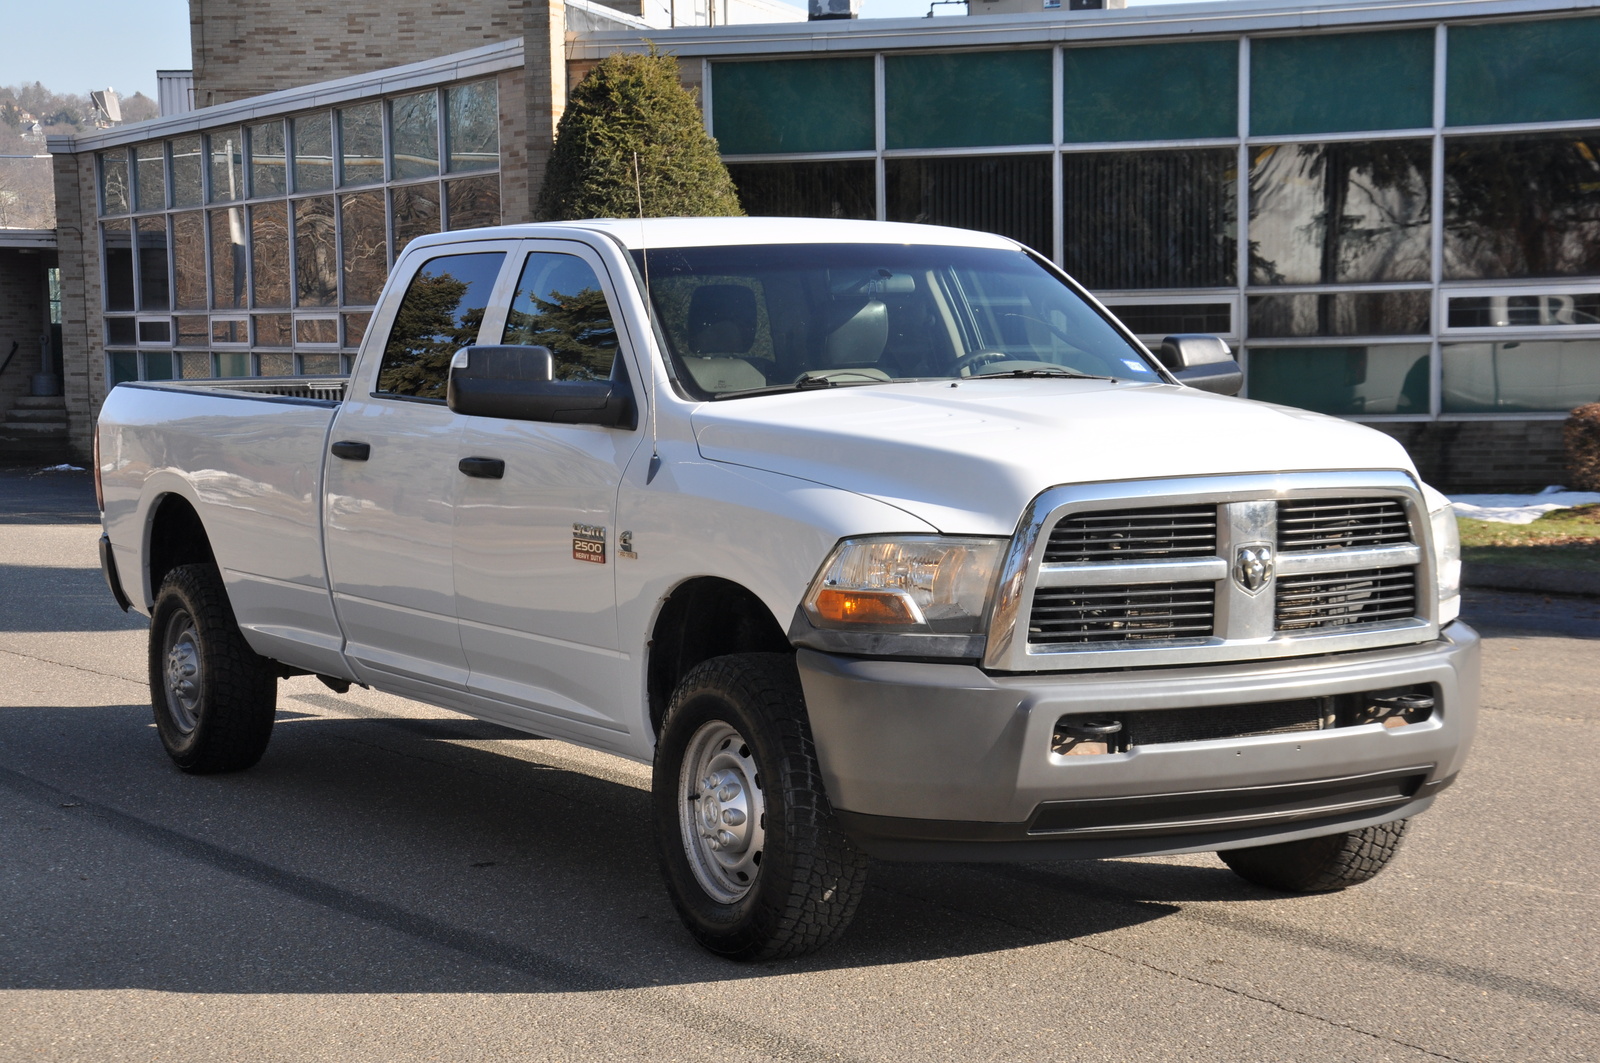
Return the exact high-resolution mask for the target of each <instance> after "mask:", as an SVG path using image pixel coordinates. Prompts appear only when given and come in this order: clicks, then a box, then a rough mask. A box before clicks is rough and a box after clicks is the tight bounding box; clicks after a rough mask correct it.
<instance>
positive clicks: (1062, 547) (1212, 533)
mask: <svg viewBox="0 0 1600 1063" xmlns="http://www.w3.org/2000/svg"><path fill="white" fill-rule="evenodd" d="M1216 552H1217V507H1216V506H1182V507H1172V506H1162V507H1159V508H1155V509H1123V510H1117V511H1115V512H1111V513H1083V514H1079V515H1077V516H1072V517H1067V518H1064V519H1063V520H1062V521H1061V522H1060V523H1058V524H1057V525H1056V526H1055V530H1054V531H1052V532H1051V533H1050V540H1049V542H1047V543H1046V544H1045V548H1044V560H1045V563H1046V564H1071V563H1085V564H1093V563H1100V564H1107V563H1112V564H1115V563H1119V562H1122V561H1179V560H1183V559H1185V558H1191V557H1213V556H1215V555H1216Z"/></svg>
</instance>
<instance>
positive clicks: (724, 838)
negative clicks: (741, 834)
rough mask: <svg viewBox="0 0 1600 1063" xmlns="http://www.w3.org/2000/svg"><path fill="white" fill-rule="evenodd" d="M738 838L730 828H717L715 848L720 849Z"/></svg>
mask: <svg viewBox="0 0 1600 1063" xmlns="http://www.w3.org/2000/svg"><path fill="white" fill-rule="evenodd" d="M738 840H739V839H738V838H736V837H735V836H734V833H733V831H731V830H719V831H717V842H718V845H717V848H718V849H721V848H723V847H724V846H728V845H732V844H734V843H735V842H737V841H738Z"/></svg>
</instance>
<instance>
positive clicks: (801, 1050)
mask: <svg viewBox="0 0 1600 1063" xmlns="http://www.w3.org/2000/svg"><path fill="white" fill-rule="evenodd" d="M0 786H4V787H5V788H7V789H9V790H11V791H13V792H14V793H16V794H18V795H20V796H22V797H24V798H26V799H28V800H31V801H34V802H36V803H39V804H44V805H49V806H52V807H58V808H59V807H60V806H61V804H62V803H63V801H71V802H74V803H75V804H78V805H80V806H82V807H81V813H79V814H85V815H88V816H90V817H92V818H94V819H95V820H97V821H99V823H100V824H101V825H102V826H104V827H107V828H109V829H111V830H114V831H117V832H118V833H120V834H124V835H127V836H129V837H132V838H135V839H137V840H139V841H142V842H144V843H146V844H148V845H151V846H154V847H156V848H158V849H163V850H166V851H167V852H169V853H172V854H173V855H176V856H179V857H182V858H184V859H187V860H194V861H197V862H199V863H203V864H206V865H208V866H210V867H213V868H215V869H217V870H220V871H223V872H226V873H228V874H231V875H234V876H235V877H237V878H240V879H243V880H245V881H248V882H252V883H255V884H256V885H259V886H265V887H267V888H269V889H272V890H276V891H278V892H280V893H283V894H285V895H287V896H290V897H294V898H296V899H298V900H301V901H305V902H308V903H310V904H314V905H317V906H319V907H322V908H325V909H328V910H330V911H335V912H339V913H341V914H343V915H347V916H351V917H354V918H356V919H361V920H365V921H367V922H370V923H374V924H376V925H379V926H382V927H384V928H386V929H389V930H392V931H394V932H397V933H400V934H405V935H407V936H409V937H412V938H415V939H417V940H420V941H422V942H424V943H425V944H428V945H431V946H434V947H437V948H444V949H449V950H451V951H454V952H457V953H460V954H462V955H464V956H466V957H468V958H470V959H473V960H476V961H478V962H480V963H486V964H493V965H495V966H498V967H501V968H504V969H507V970H510V971H513V972H515V973H517V974H520V975H523V976H525V977H527V978H529V979H531V980H533V981H535V982H538V983H542V984H543V985H544V986H545V989H546V991H547V992H553V993H572V992H583V993H609V994H616V996H617V999H618V1000H619V1002H620V1004H621V1005H622V1006H623V1007H624V1008H627V1009H629V1010H632V1011H637V1012H641V1013H644V1014H647V1015H649V1016H651V1017H652V1018H655V1019H658V1020H662V1021H665V1022H668V1023H671V1024H672V1025H675V1026H679V1027H682V1028H684V1029H687V1030H690V1031H692V1032H695V1033H700V1034H709V1035H711V1036H715V1037H717V1038H720V1039H721V1040H723V1041H726V1042H729V1043H730V1044H733V1045H736V1046H738V1047H740V1048H743V1049H747V1050H750V1051H754V1052H759V1053H762V1054H765V1055H768V1056H771V1057H772V1058H774V1059H783V1060H792V1061H793V1063H824V1061H826V1063H856V1060H855V1057H851V1056H846V1055H844V1054H842V1053H838V1052H834V1051H831V1050H829V1049H828V1048H827V1047H825V1046H823V1045H819V1044H817V1043H815V1042H812V1041H807V1040H803V1039H801V1038H798V1037H793V1036H790V1035H788V1034H784V1033H779V1032H776V1031H772V1030H765V1029H762V1028H760V1027H757V1026H754V1025H752V1024H750V1023H748V1022H742V1021H739V1020H737V1019H733V1018H730V1017H728V1016H725V1015H722V1014H720V1013H718V1012H714V1011H708V1010H706V1009H705V1008H702V1007H700V1006H698V1005H695V1004H692V1003H689V1002H686V1001H682V1000H677V999H673V998H671V997H668V996H666V995H665V994H662V995H661V996H660V997H659V998H656V997H655V996H654V995H652V994H649V993H641V992H640V990H652V989H655V990H660V989H662V988H663V987H662V986H659V985H655V984H653V983H648V982H644V983H640V982H638V981H633V982H630V981H628V980H626V979H623V978H620V977H618V976H616V975H613V974H610V973H607V972H605V971H600V970H596V969H594V968H591V967H587V966H584V965H582V964H578V963H573V962H571V961H568V960H563V959H559V958H557V957H554V956H550V955H547V954H546V953H543V952H540V951H539V950H537V949H533V948H528V947H526V946H522V945H517V944H514V943H512V942H509V941H502V940H500V939H498V938H496V937H495V936H494V935H492V934H488V933H482V932H479V931H475V930H468V929H466V928H464V927H459V926H452V925H451V924H449V923H446V922H444V921H443V920H440V919H435V918H433V917H432V916H428V915H423V914H421V913H418V912H413V911H409V910H407V909H405V908H402V907H400V906H399V905H395V904H390V903H388V902H386V901H380V900H377V899H375V898H372V897H366V896H363V895H361V894H359V893H355V892H352V891H350V890H347V889H344V888H342V887H339V886H335V885H332V884H331V883H328V882H324V881H322V880H320V879H316V878H312V877H311V876H309V875H302V874H299V873H298V872H294V871H289V870H287V869H284V868H281V867H276V866H274V865H272V864H269V863H266V862H265V861H262V860H257V859H256V858H255V857H252V856H246V855H245V854H243V853H239V852H235V851H233V850H231V849H225V848H223V847H222V846H219V845H214V844H212V843H211V842H207V841H202V840H200V839H199V838H195V837H192V836H190V835H187V834H183V833H181V832H179V831H175V830H173V829H171V828H170V827H163V826H161V825H159V824H156V823H152V822H150V821H149V820H145V819H140V818H139V817H138V816H134V815H130V814H129V813H127V812H123V811H121V810H120V809H117V808H113V807H111V806H110V805H105V804H101V803H100V802H97V801H94V800H91V799H89V798H87V797H84V796H82V795H79V794H75V793H72V792H70V791H68V790H63V789H60V788H59V787H56V786H53V785H51V784H50V783H47V782H43V781H41V780H39V779H35V778H33V777H32V776H30V775H25V774H23V773H21V772H18V771H15V770H12V769H9V768H4V767H0Z"/></svg>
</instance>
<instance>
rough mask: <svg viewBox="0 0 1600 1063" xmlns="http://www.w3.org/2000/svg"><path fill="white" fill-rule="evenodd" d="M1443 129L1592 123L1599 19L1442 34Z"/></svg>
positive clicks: (1598, 77)
mask: <svg viewBox="0 0 1600 1063" xmlns="http://www.w3.org/2000/svg"><path fill="white" fill-rule="evenodd" d="M1449 49H1450V52H1449V54H1450V60H1449V65H1448V68H1447V69H1448V73H1447V75H1446V85H1447V86H1448V87H1447V88H1446V90H1445V121H1446V122H1447V123H1448V124H1450V125H1488V124H1490V123H1494V122H1564V121H1573V120H1578V119H1584V118H1600V66H1597V65H1596V63H1595V57H1596V55H1600V18H1565V19H1559V20H1556V21H1547V22H1511V23H1503V22H1502V23H1491V24H1489V25H1487V26H1452V27H1450V40H1449Z"/></svg>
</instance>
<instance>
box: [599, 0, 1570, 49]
mask: <svg viewBox="0 0 1600 1063" xmlns="http://www.w3.org/2000/svg"><path fill="white" fill-rule="evenodd" d="M1597 9H1600V0H1339V2H1335V3H1328V4H1321V5H1315V6H1309V7H1308V6H1306V5H1304V4H1295V3H1286V2H1285V0H1242V2H1240V0H1229V2H1227V3H1185V4H1163V5H1160V6H1149V7H1130V8H1121V9H1107V10H1090V11H1069V12H1063V13H1052V14H1043V13H1041V14H1028V15H969V16H965V17H961V16H956V17H949V18H935V19H930V18H905V19H857V20H850V19H838V20H829V21H821V22H799V23H769V24H764V25H733V26H709V27H708V26H694V27H680V28H678V29H671V30H656V31H652V32H651V34H650V35H649V41H650V42H653V43H654V44H655V46H656V47H658V48H660V49H661V50H663V51H669V52H671V53H673V54H675V55H680V56H734V55H742V54H763V55H781V54H785V53H791V54H804V53H813V54H814V53H819V52H821V53H829V52H834V53H837V52H871V51H879V50H884V49H893V48H907V47H923V48H956V47H969V48H970V47H973V46H980V47H981V46H1001V45H1019V44H1058V43H1062V42H1068V41H1096V40H1108V39H1120V40H1127V39H1130V38H1140V37H1186V36H1196V35H1201V34H1215V35H1225V34H1232V35H1238V34H1241V33H1270V32H1275V31H1293V30H1307V29H1359V28H1366V27H1372V28H1377V27H1380V26H1387V25H1396V24H1407V23H1419V22H1436V21H1464V20H1469V19H1490V18H1516V17H1518V16H1523V17H1526V16H1531V15H1562V14H1582V13H1585V12H1592V11H1595V10H1597ZM647 46H648V44H647V42H646V41H645V39H644V37H642V36H641V35H639V34H635V33H629V32H627V31H618V30H605V31H594V32H590V33H584V34H579V35H578V37H577V38H576V39H575V40H573V41H571V42H569V44H568V56H569V58H573V59H596V58H601V57H603V56H605V55H608V54H610V53H611V52H615V51H629V50H635V49H641V48H644V47H647Z"/></svg>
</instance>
